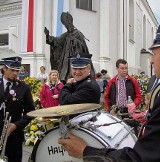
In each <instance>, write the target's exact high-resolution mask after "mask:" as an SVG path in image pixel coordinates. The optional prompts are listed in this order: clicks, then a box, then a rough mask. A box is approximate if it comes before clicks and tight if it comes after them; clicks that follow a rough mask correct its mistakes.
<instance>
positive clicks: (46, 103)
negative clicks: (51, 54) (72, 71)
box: [40, 70, 63, 108]
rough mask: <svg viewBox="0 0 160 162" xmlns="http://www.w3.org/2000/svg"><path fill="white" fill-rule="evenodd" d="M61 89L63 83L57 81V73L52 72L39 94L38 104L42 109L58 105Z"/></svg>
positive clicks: (55, 71)
mask: <svg viewBox="0 0 160 162" xmlns="http://www.w3.org/2000/svg"><path fill="white" fill-rule="evenodd" d="M62 87H63V83H62V82H60V80H59V73H58V71H57V70H52V71H51V72H50V73H49V75H48V81H47V82H46V83H45V84H44V86H43V87H42V90H41V92H40V102H41V104H42V106H43V107H44V108H48V107H53V106H58V105H59V93H60V90H61V89H62Z"/></svg>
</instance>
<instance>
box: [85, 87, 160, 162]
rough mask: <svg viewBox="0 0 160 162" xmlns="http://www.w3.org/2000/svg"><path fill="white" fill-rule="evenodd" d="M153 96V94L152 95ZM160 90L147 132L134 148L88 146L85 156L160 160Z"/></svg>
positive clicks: (132, 161)
mask: <svg viewBox="0 0 160 162" xmlns="http://www.w3.org/2000/svg"><path fill="white" fill-rule="evenodd" d="M159 86H160V84H159ZM151 97H152V96H151ZM159 134H160V91H159V95H158V96H156V97H155V99H154V104H153V108H152V109H151V110H150V116H149V118H148V119H147V122H146V126H145V134H144V136H143V137H141V138H139V139H138V140H137V142H136V144H135V146H134V148H133V149H132V148H129V147H125V148H123V149H119V150H115V149H96V148H92V147H89V146H87V147H86V148H85V150H84V152H83V154H84V156H89V155H90V156H93V155H97V156H102V157H103V156H105V157H106V156H107V157H112V158H113V159H114V158H115V159H116V160H118V161H121V160H124V161H129V162H160V145H159ZM90 160H91V159H90ZM93 162H94V158H93Z"/></svg>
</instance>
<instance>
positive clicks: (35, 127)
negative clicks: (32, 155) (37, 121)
mask: <svg viewBox="0 0 160 162" xmlns="http://www.w3.org/2000/svg"><path fill="white" fill-rule="evenodd" d="M30 130H32V131H36V130H38V127H37V125H31V127H30Z"/></svg>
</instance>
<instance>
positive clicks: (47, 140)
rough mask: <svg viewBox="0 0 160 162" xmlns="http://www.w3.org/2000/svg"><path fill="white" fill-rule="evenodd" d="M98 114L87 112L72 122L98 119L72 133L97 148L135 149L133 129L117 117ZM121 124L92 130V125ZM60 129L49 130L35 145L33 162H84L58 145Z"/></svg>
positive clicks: (77, 122) (73, 130)
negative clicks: (94, 117) (71, 155)
mask: <svg viewBox="0 0 160 162" xmlns="http://www.w3.org/2000/svg"><path fill="white" fill-rule="evenodd" d="M96 114H98V113H97V112H87V113H84V114H81V115H78V116H77V117H75V118H73V119H72V120H70V122H71V123H72V125H77V124H79V123H80V122H84V121H86V120H88V119H90V118H92V117H93V116H96V117H97V120H96V122H94V123H93V122H91V121H88V122H86V123H85V124H84V127H80V128H79V129H71V130H70V132H71V133H73V134H75V135H77V136H79V137H81V138H83V139H84V140H85V141H86V142H87V143H88V145H90V146H92V147H97V148H117V149H120V148H123V147H126V146H128V147H133V146H134V144H135V142H136V140H137V138H136V136H135V135H134V134H133V133H132V132H131V128H130V127H129V126H128V125H126V124H125V123H124V122H120V119H118V118H117V117H115V116H112V115H111V114H108V113H104V112H102V113H101V114H100V115H96ZM113 122H120V123H116V124H112V125H110V126H101V127H98V128H96V130H95V131H93V130H90V128H91V125H92V126H93V124H94V125H95V126H98V125H103V124H106V123H113ZM59 131H60V129H59V127H56V128H53V129H52V130H49V131H48V132H46V133H45V134H43V135H42V136H41V137H40V138H39V139H38V141H37V143H36V144H35V146H34V148H33V152H32V155H31V161H32V162H83V159H77V158H73V157H70V156H69V155H68V153H67V151H65V150H64V149H63V148H62V146H61V145H59V144H58V142H57V141H58V139H59V138H60V135H59Z"/></svg>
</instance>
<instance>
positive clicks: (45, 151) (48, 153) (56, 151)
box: [31, 127, 108, 162]
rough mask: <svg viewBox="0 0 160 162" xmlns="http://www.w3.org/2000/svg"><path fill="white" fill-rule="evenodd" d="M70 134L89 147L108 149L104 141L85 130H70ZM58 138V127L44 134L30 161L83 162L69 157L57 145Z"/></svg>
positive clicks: (36, 145)
mask: <svg viewBox="0 0 160 162" xmlns="http://www.w3.org/2000/svg"><path fill="white" fill-rule="evenodd" d="M71 133H73V134H75V135H77V136H79V137H81V138H83V139H84V140H85V141H86V142H88V144H89V145H90V146H93V147H98V148H104V147H108V144H107V143H106V142H105V141H104V139H102V138H101V137H100V136H97V135H95V134H94V133H92V132H90V131H88V130H87V129H79V130H75V129H72V130H71ZM59 138H60V135H59V127H56V128H54V129H52V130H50V131H48V132H46V133H44V134H43V135H42V136H41V137H40V138H39V139H38V141H37V143H36V144H35V146H34V148H33V151H32V154H31V160H32V161H33V162H52V161H53V162H61V161H64V162H65V161H66V162H68V161H74V162H75V161H76V162H83V159H77V158H73V157H71V156H69V155H68V153H67V151H65V150H64V149H63V148H62V146H61V145H60V144H58V139H59Z"/></svg>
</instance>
